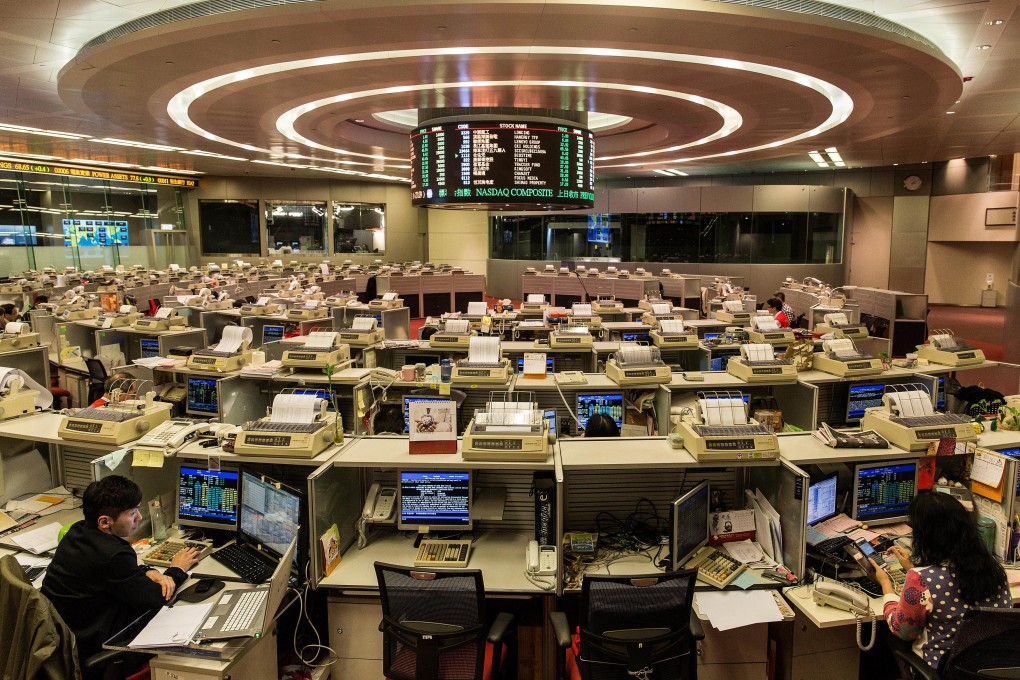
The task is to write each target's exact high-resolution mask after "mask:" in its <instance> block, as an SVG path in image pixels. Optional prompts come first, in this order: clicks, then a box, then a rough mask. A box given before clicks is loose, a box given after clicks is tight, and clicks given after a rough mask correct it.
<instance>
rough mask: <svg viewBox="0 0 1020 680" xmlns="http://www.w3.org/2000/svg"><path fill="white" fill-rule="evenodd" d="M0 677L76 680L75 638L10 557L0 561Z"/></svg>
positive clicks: (77, 672)
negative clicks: (2, 614) (18, 614)
mask: <svg viewBox="0 0 1020 680" xmlns="http://www.w3.org/2000/svg"><path fill="white" fill-rule="evenodd" d="M0 611H4V612H12V611H17V612H20V616H10V615H7V616H0V677H4V678H38V677H47V678H57V677H75V678H77V677H79V668H78V654H77V647H76V645H75V641H74V635H73V634H72V633H71V631H70V630H69V629H68V628H67V626H66V625H65V624H64V621H63V619H61V618H60V614H58V613H57V610H56V609H54V608H53V605H52V604H50V602H49V600H47V599H46V597H45V596H44V595H43V594H42V593H41V592H40V591H38V590H36V589H35V588H34V587H33V586H32V584H31V583H29V582H28V579H27V578H25V572H24V570H23V569H22V568H21V565H20V564H18V562H17V560H16V559H14V557H13V556H12V555H5V556H4V557H2V558H0Z"/></svg>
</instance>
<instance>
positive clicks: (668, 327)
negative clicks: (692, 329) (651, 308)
mask: <svg viewBox="0 0 1020 680" xmlns="http://www.w3.org/2000/svg"><path fill="white" fill-rule="evenodd" d="M659 328H660V329H661V330H662V332H663V333H683V332H684V321H683V319H663V320H662V321H660V322H659Z"/></svg>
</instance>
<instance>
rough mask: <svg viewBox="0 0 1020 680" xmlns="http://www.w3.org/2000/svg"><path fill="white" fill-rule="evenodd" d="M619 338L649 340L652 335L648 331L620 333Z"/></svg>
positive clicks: (626, 340)
mask: <svg viewBox="0 0 1020 680" xmlns="http://www.w3.org/2000/svg"><path fill="white" fill-rule="evenodd" d="M620 339H621V340H623V341H624V342H651V339H652V336H650V335H648V333H622V334H621V335H620Z"/></svg>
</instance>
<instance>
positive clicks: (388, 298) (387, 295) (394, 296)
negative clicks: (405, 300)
mask: <svg viewBox="0 0 1020 680" xmlns="http://www.w3.org/2000/svg"><path fill="white" fill-rule="evenodd" d="M382 299H383V300H385V301H387V302H390V301H391V300H396V299H397V294H396V293H394V292H393V291H390V292H388V293H383V296H382Z"/></svg>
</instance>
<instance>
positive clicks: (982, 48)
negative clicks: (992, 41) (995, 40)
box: [977, 45, 992, 50]
mask: <svg viewBox="0 0 1020 680" xmlns="http://www.w3.org/2000/svg"><path fill="white" fill-rule="evenodd" d="M977 48H978V49H979V50H990V49H992V46H991V45H978V46H977Z"/></svg>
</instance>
